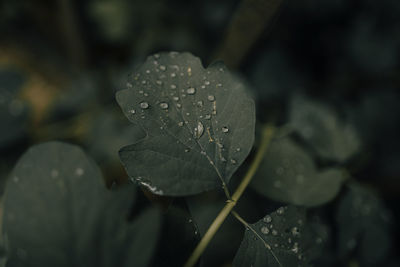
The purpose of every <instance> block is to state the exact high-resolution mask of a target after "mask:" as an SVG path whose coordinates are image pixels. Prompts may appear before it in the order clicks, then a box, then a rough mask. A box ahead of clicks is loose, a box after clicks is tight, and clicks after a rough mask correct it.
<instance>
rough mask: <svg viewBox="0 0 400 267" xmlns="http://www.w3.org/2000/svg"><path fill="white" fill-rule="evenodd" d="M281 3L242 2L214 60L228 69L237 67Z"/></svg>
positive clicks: (273, 0) (267, 0)
mask: <svg viewBox="0 0 400 267" xmlns="http://www.w3.org/2000/svg"><path fill="white" fill-rule="evenodd" d="M283 1H284V0H243V1H242V2H241V3H240V5H239V7H238V8H237V10H236V12H235V14H234V15H233V17H232V20H231V22H230V24H229V26H228V29H227V30H226V35H225V38H224V39H223V41H222V43H221V45H220V47H219V49H218V50H217V53H216V55H215V58H218V59H222V60H223V61H224V62H225V64H226V65H227V66H229V67H232V68H235V67H238V66H239V65H240V63H241V62H242V60H243V59H244V57H245V56H246V55H247V53H248V51H249V50H250V49H251V47H252V46H253V44H254V43H255V42H256V41H257V40H258V39H259V38H260V36H261V35H262V33H263V32H264V31H265V29H267V27H268V26H270V24H271V22H272V21H273V18H274V17H275V15H276V13H277V11H279V9H280V7H281V5H282V3H283Z"/></svg>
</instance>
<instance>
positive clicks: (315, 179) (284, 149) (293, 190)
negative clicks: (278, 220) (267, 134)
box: [251, 137, 344, 206]
mask: <svg viewBox="0 0 400 267" xmlns="http://www.w3.org/2000/svg"><path fill="white" fill-rule="evenodd" d="M343 181H344V175H343V173H342V171H341V170H340V169H333V168H330V169H326V170H323V171H318V170H317V169H316V166H315V164H314V161H313V160H312V158H311V157H310V156H309V155H308V154H307V153H306V152H305V151H304V150H303V149H302V148H301V147H300V146H299V145H297V144H296V143H295V142H294V141H292V140H291V139H290V138H289V137H281V138H276V139H274V140H273V142H272V143H271V145H270V147H269V149H268V150H267V152H266V154H265V156H264V158H263V161H262V164H261V165H260V168H259V170H258V171H257V173H256V175H255V177H254V178H253V181H252V184H251V186H252V188H253V189H254V190H256V191H257V192H259V193H260V194H262V195H264V196H266V197H268V198H271V199H273V200H276V201H280V202H285V203H291V204H295V205H301V206H317V205H321V204H324V203H326V202H328V201H330V200H332V199H333V198H334V197H335V196H336V195H337V193H338V192H339V189H340V187H341V185H342V183H343Z"/></svg>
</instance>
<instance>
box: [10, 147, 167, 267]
mask: <svg viewBox="0 0 400 267" xmlns="http://www.w3.org/2000/svg"><path fill="white" fill-rule="evenodd" d="M134 198H135V191H133V190H132V188H130V187H125V188H122V189H120V190H118V192H117V193H116V192H110V191H108V190H107V189H106V187H105V186H104V184H103V181H102V177H101V173H100V170H99V168H98V167H97V166H96V165H95V164H94V163H93V162H92V160H91V159H89V158H88V157H86V156H85V154H84V153H83V152H82V150H80V149H79V148H78V147H76V146H72V145H68V144H63V143H58V142H51V143H45V144H41V145H37V146H34V147H32V148H31V149H29V150H28V152H26V153H25V154H24V155H23V156H22V158H21V159H20V161H19V162H18V163H17V165H16V167H15V169H14V171H13V173H12V175H11V179H10V180H9V183H8V185H7V188H6V194H5V203H4V230H5V233H6V235H7V240H8V248H9V260H8V265H7V266H35V267H37V266H60V267H61V266H147V265H148V264H149V261H150V259H151V256H152V254H153V251H154V249H155V245H156V242H157V238H158V235H159V230H160V214H159V213H158V212H157V211H156V210H152V209H149V210H146V211H143V212H142V213H141V214H140V215H139V216H138V217H137V218H136V219H135V220H134V221H133V222H132V223H129V222H127V215H128V211H129V208H130V207H131V205H132V202H133V200H134Z"/></svg>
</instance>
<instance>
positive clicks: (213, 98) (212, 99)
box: [207, 95, 215, 101]
mask: <svg viewBox="0 0 400 267" xmlns="http://www.w3.org/2000/svg"><path fill="white" fill-rule="evenodd" d="M207 99H208V101H214V100H215V97H214V96H213V95H209V96H208V97H207Z"/></svg>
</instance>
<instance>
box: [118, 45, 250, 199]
mask: <svg viewBox="0 0 400 267" xmlns="http://www.w3.org/2000/svg"><path fill="white" fill-rule="evenodd" d="M127 87H128V89H126V90H122V91H119V92H117V101H118V103H119V105H120V106H121V108H122V110H123V111H124V113H125V115H126V116H127V117H128V119H129V120H130V121H131V122H133V123H136V124H139V125H141V126H142V127H143V129H144V130H145V131H146V133H147V138H146V139H145V140H144V141H142V142H139V143H136V144H133V145H130V146H127V147H125V148H123V149H122V150H121V151H120V157H121V160H122V163H123V164H124V166H125V168H126V170H127V172H128V174H129V176H130V177H131V178H132V179H133V180H135V181H136V182H138V183H140V184H141V185H143V186H145V187H147V188H148V189H150V190H151V191H152V192H153V193H155V194H160V195H171V196H181V195H191V194H196V193H200V192H203V191H207V190H211V189H214V188H217V187H220V186H221V184H222V183H228V182H229V180H230V178H231V176H232V174H233V173H234V172H235V171H236V169H237V168H238V167H239V166H240V164H241V163H242V162H243V161H244V159H245V158H246V157H247V155H248V154H249V152H250V149H251V147H252V145H253V141H254V127H255V110H254V102H253V100H252V99H251V98H249V97H248V96H247V94H246V92H245V90H246V88H245V86H244V85H243V83H241V81H240V80H239V79H238V78H236V77H235V76H233V75H232V74H230V73H229V71H228V70H227V69H226V68H225V67H224V66H223V65H222V64H220V63H216V64H213V65H211V66H210V67H208V68H207V69H204V68H203V66H202V65H201V62H200V60H199V59H198V58H196V57H194V56H193V55H191V54H189V53H176V52H171V53H163V54H156V55H154V56H151V57H149V58H148V59H147V60H146V62H145V63H144V64H143V65H142V66H141V67H140V68H139V69H138V70H137V71H136V72H135V73H133V75H132V78H131V80H130V81H129V82H128V84H127Z"/></svg>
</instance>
